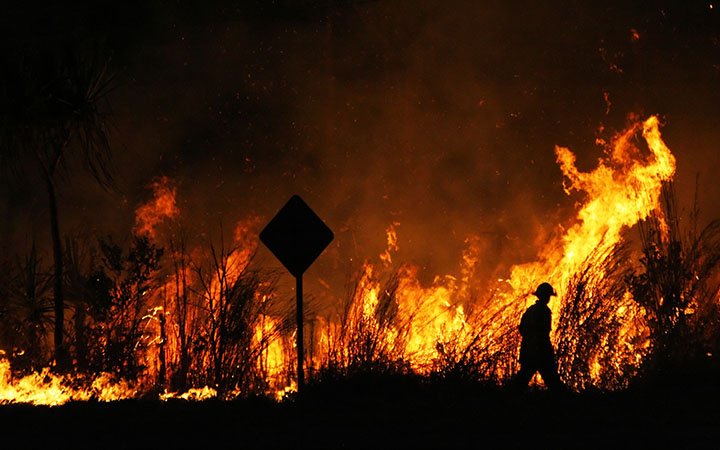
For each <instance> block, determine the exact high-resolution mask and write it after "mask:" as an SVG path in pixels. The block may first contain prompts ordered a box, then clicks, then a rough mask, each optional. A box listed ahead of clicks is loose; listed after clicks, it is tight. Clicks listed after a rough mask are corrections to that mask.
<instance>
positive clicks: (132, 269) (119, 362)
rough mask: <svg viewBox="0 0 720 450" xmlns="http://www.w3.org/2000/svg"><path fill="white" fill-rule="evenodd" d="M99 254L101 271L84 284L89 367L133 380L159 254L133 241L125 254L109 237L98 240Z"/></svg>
mask: <svg viewBox="0 0 720 450" xmlns="http://www.w3.org/2000/svg"><path fill="white" fill-rule="evenodd" d="M100 250H101V254H102V266H101V267H98V268H96V270H95V273H94V274H93V275H92V276H91V277H89V278H88V280H87V285H86V294H87V297H86V301H87V303H88V309H89V312H90V324H89V325H88V327H87V329H86V332H87V338H88V339H87V340H86V341H87V342H89V343H90V344H89V345H88V363H89V367H90V369H91V370H93V371H95V372H112V373H116V374H119V375H121V376H123V377H127V378H129V379H136V378H137V377H138V376H139V375H140V374H141V372H142V370H143V369H144V365H143V363H142V362H141V357H140V355H139V352H138V349H139V347H142V346H143V345H144V340H143V339H142V337H143V330H142V329H141V324H142V321H143V319H144V316H145V313H146V311H147V309H148V306H149V303H148V302H149V299H150V298H151V294H152V290H153V289H154V288H156V285H155V280H154V278H153V275H154V273H155V271H156V270H157V269H158V268H159V265H160V258H161V256H162V254H163V250H162V249H160V248H157V247H156V246H155V245H154V244H152V243H151V242H150V241H149V240H148V239H147V238H145V237H135V238H134V240H133V241H132V243H131V244H130V247H129V249H128V251H127V253H125V252H124V251H123V249H122V248H121V247H120V246H118V245H117V244H115V243H114V242H113V241H112V240H111V239H109V238H108V239H107V240H100Z"/></svg>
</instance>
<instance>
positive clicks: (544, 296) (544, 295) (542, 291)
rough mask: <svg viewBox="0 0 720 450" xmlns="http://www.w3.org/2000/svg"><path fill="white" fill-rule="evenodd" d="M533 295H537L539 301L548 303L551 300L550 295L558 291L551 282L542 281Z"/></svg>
mask: <svg viewBox="0 0 720 450" xmlns="http://www.w3.org/2000/svg"><path fill="white" fill-rule="evenodd" d="M533 295H534V296H535V297H537V298H538V300H539V301H541V302H543V303H548V302H549V301H550V297H552V296H554V295H557V292H555V289H553V287H552V286H550V283H542V284H541V285H540V286H538V287H537V289H535V292H533Z"/></svg>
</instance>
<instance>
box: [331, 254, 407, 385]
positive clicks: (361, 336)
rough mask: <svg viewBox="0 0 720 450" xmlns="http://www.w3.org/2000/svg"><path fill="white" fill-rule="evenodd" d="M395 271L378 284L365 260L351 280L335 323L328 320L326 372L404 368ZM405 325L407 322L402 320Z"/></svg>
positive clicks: (403, 335) (403, 331) (404, 328)
mask: <svg viewBox="0 0 720 450" xmlns="http://www.w3.org/2000/svg"><path fill="white" fill-rule="evenodd" d="M398 283H399V279H398V272H397V271H395V272H394V273H392V274H391V275H390V276H389V278H388V279H387V280H386V281H385V282H384V283H382V287H381V284H380V283H379V282H377V281H375V280H374V279H373V276H372V266H370V265H368V264H366V265H365V266H364V267H363V270H362V271H361V272H360V273H359V275H358V276H357V277H356V278H355V280H354V281H352V282H351V284H350V286H351V289H350V294H349V296H348V297H347V300H346V302H345V304H344V307H343V310H342V312H341V314H340V317H339V323H337V324H334V326H333V324H332V321H328V323H329V327H330V330H329V332H328V335H329V338H331V340H330V341H329V342H328V354H327V360H326V362H325V367H324V368H323V370H324V371H325V372H326V375H327V374H328V373H327V372H329V374H343V375H349V374H352V373H354V372H377V371H380V372H398V371H399V372H402V371H404V370H406V369H407V363H406V362H405V360H404V359H405V345H404V343H405V342H406V338H407V333H408V327H407V326H403V324H401V323H400V321H399V317H398V303H397V297H396V295H397V289H398ZM406 325H407V324H406Z"/></svg>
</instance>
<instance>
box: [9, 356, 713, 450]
mask: <svg viewBox="0 0 720 450" xmlns="http://www.w3.org/2000/svg"><path fill="white" fill-rule="evenodd" d="M718 375H720V364H718V363H717V362H714V361H713V360H710V359H709V360H707V361H705V362H703V363H702V364H701V365H699V366H694V367H685V368H683V369H682V370H679V371H676V372H673V373H664V374H661V375H658V378H657V379H655V380H645V381H644V382H642V383H639V384H637V385H635V386H634V387H632V388H630V389H628V390H625V391H615V392H604V393H601V392H584V393H582V394H571V393H568V394H565V395H559V396H558V395H551V394H550V393H549V392H548V391H545V390H532V391H529V392H515V391H511V390H507V389H497V388H493V387H485V386H483V385H481V384H478V383H459V382H452V381H448V380H442V381H439V380H436V381H432V380H427V379H422V378H418V377H414V376H397V377H389V376H379V375H372V376H366V377H361V378H354V379H344V380H342V381H341V382H339V383H334V382H324V383H321V384H315V385H310V386H309V388H308V390H307V392H306V394H305V395H304V397H303V398H302V401H300V400H298V399H291V400H286V401H284V402H280V403H278V402H275V401H273V400H271V399H269V398H267V397H256V398H249V399H243V400H235V401H229V402H223V401H218V400H214V399H213V400H207V401H202V402H188V401H184V400H179V399H173V400H171V401H168V402H159V401H156V400H142V399H132V400H123V401H117V402H109V403H104V402H71V403H67V404H65V405H62V406H56V407H46V406H31V405H27V404H13V405H6V406H3V407H0V423H2V429H3V444H4V445H5V446H6V448H19V447H23V448H40V447H44V446H52V448H219V447H222V448H225V447H228V446H231V447H236V448H485V447H489V448H497V446H499V445H501V446H502V448H520V447H528V446H533V447H535V448H608V446H612V447H614V448H630V447H638V446H639V447H640V448H651V447H656V446H659V447H660V448H668V447H679V448H709V447H710V446H711V445H712V444H714V443H716V442H717V441H718V439H720V427H719V426H718V423H720V410H719V409H718V408H717V407H716V405H717V404H718V401H720V388H719V387H718V384H717V383H716V382H715V380H717V377H718ZM658 380H662V381H658Z"/></svg>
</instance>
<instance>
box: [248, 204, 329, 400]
mask: <svg viewBox="0 0 720 450" xmlns="http://www.w3.org/2000/svg"><path fill="white" fill-rule="evenodd" d="M333 238H334V235H333V232H332V231H331V230H330V228H328V226H327V225H325V223H324V222H323V221H322V219H320V217H318V216H317V214H315V212H314V211H313V210H312V209H310V207H309V206H308V205H307V203H305V202H304V201H303V199H301V198H300V196H298V195H293V196H292V197H291V198H290V200H288V202H287V203H285V206H283V207H282V208H280V211H278V213H277V214H276V215H275V217H273V218H272V220H270V222H269V223H268V224H267V225H266V226H265V228H264V229H263V230H262V232H260V241H262V243H263V244H265V246H266V247H267V248H268V249H269V250H270V251H271V252H272V253H273V255H275V257H276V258H277V259H278V260H280V262H281V263H282V264H283V266H285V268H286V269H287V270H288V271H289V272H290V273H291V274H292V275H293V276H294V277H295V282H296V284H295V294H296V299H297V305H296V320H297V333H296V338H297V357H298V360H297V384H298V392H301V391H302V389H303V385H304V384H305V371H304V367H303V361H304V349H303V343H304V340H303V284H302V276H303V273H305V271H306V270H307V269H308V267H310V265H311V264H312V263H313V262H314V261H315V259H316V258H317V257H318V256H320V253H322V251H323V250H325V248H326V247H327V246H328V244H330V242H332V240H333Z"/></svg>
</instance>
